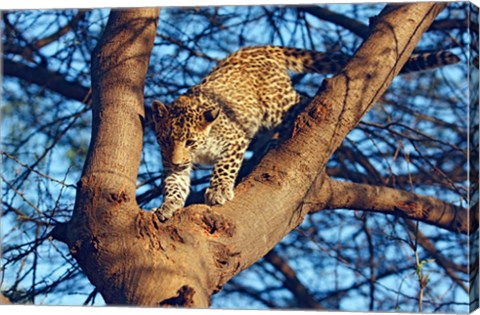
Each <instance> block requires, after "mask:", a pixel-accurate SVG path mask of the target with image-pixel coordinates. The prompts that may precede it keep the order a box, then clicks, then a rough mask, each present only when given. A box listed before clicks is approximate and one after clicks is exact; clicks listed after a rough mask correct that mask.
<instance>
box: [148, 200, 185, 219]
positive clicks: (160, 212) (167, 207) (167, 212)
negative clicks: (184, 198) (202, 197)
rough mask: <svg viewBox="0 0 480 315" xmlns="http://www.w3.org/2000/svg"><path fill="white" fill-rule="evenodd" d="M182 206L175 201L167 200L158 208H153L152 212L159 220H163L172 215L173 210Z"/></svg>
mask: <svg viewBox="0 0 480 315" xmlns="http://www.w3.org/2000/svg"><path fill="white" fill-rule="evenodd" d="M182 206H183V205H181V204H178V203H175V202H173V201H167V202H165V203H163V204H162V205H161V206H160V208H153V209H152V212H154V213H155V214H156V215H157V217H158V219H159V220H160V221H162V222H165V221H167V220H168V219H170V218H171V217H172V216H173V214H174V213H175V211H177V210H178V209H180V208H182Z"/></svg>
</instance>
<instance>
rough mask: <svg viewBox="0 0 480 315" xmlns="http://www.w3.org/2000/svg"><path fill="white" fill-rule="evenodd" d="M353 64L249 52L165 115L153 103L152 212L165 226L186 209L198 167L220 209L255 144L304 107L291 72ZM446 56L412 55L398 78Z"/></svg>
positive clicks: (264, 49)
mask: <svg viewBox="0 0 480 315" xmlns="http://www.w3.org/2000/svg"><path fill="white" fill-rule="evenodd" d="M349 59H350V56H348V55H346V54H342V53H326V52H320V51H314V50H306V49H300V48H292V47H284V46H271V45H267V46H253V47H244V48H241V49H240V50H238V51H236V52H234V53H233V54H231V55H229V56H227V57H226V58H225V59H223V60H221V61H220V62H219V63H218V64H217V65H216V66H215V67H214V68H213V69H212V70H211V72H210V73H209V74H208V75H207V76H206V77H205V78H204V79H203V80H202V81H201V82H200V83H199V84H197V85H195V86H193V87H191V88H189V89H188V90H187V92H185V93H184V94H183V95H181V96H179V97H178V98H177V99H176V100H174V101H173V103H171V104H170V105H169V106H168V107H167V106H166V105H165V104H163V103H162V102H161V101H159V100H153V102H152V117H153V119H152V120H153V124H154V130H155V135H156V138H157V142H158V143H159V145H160V151H161V154H162V163H163V180H162V190H163V204H162V205H161V206H160V207H159V208H153V209H152V211H153V212H154V213H156V214H157V215H158V217H159V218H160V219H161V220H162V221H165V220H167V219H169V218H171V217H172V216H173V214H174V213H175V212H176V211H177V210H179V209H181V208H183V207H184V205H185V201H186V199H187V196H188V195H189V193H190V173H191V171H192V166H193V165H197V164H200V165H213V170H212V175H211V177H210V185H209V187H208V188H207V189H206V191H205V194H204V198H205V203H206V204H207V205H210V206H213V205H223V204H225V203H226V202H227V201H230V200H232V199H233V198H234V195H235V194H234V185H235V180H236V177H237V175H238V172H239V169H240V167H241V165H242V162H243V158H244V153H245V152H246V150H247V148H248V146H249V144H250V142H251V141H252V138H253V137H254V136H255V135H256V134H257V133H258V132H259V131H260V130H269V129H272V128H275V127H277V126H279V125H280V124H282V121H283V120H284V117H285V116H286V114H287V112H288V111H289V110H290V109H291V108H292V107H293V106H295V105H296V104H297V103H299V100H300V95H299V93H298V92H297V91H295V90H294V88H293V84H292V80H291V76H290V72H298V73H309V72H314V73H320V74H332V73H336V72H338V71H340V70H341V69H342V68H343V67H344V66H345V65H346V63H347V62H348V60H349ZM458 61H459V58H458V57H457V56H456V55H455V54H453V53H451V52H449V51H440V52H435V53H422V54H416V55H412V56H411V57H410V59H409V60H408V61H407V63H406V64H405V66H404V68H403V69H402V70H401V73H409V72H413V71H421V70H424V69H428V68H433V67H439V66H443V65H448V64H454V63H456V62H458Z"/></svg>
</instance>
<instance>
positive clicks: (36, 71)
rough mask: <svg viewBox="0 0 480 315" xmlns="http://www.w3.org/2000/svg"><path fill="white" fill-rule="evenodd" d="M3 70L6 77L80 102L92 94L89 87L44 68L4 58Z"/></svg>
mask: <svg viewBox="0 0 480 315" xmlns="http://www.w3.org/2000/svg"><path fill="white" fill-rule="evenodd" d="M3 70H4V75H6V76H12V77H17V78H19V79H22V80H25V81H28V82H31V83H34V84H37V85H39V86H42V87H45V88H47V89H49V90H52V91H54V92H56V93H59V94H61V95H63V96H65V97H68V98H71V99H74V100H77V101H79V102H85V101H86V98H87V96H88V95H89V93H90V92H89V89H88V88H87V87H84V86H82V85H80V84H79V83H77V82H71V81H68V80H66V79H65V77H64V76H63V75H61V74H60V73H57V72H53V71H50V70H48V69H47V68H45V67H42V66H38V67H30V66H27V65H25V64H22V63H20V62H16V61H12V60H9V59H7V58H5V57H4V58H3Z"/></svg>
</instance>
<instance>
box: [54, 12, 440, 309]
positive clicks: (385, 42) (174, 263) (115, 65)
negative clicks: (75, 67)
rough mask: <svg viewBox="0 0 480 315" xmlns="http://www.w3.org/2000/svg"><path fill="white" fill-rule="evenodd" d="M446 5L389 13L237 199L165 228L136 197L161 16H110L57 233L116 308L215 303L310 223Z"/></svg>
mask: <svg viewBox="0 0 480 315" xmlns="http://www.w3.org/2000/svg"><path fill="white" fill-rule="evenodd" d="M445 5H446V4H432V3H419V4H410V5H406V6H401V7H395V8H394V9H393V10H389V11H388V13H386V14H383V15H382V16H381V17H380V18H379V19H378V20H377V24H376V25H375V27H374V28H373V30H372V32H371V35H370V37H369V38H368V39H367V41H366V42H365V43H364V44H363V45H362V47H361V48H360V49H359V50H358V52H357V54H356V56H355V57H354V59H353V60H352V61H351V63H349V64H348V65H347V66H346V68H345V70H344V71H343V72H342V73H340V74H339V75H338V76H336V77H334V78H332V79H329V80H326V81H325V82H324V84H323V86H322V89H321V91H320V92H319V93H318V95H317V97H315V99H314V100H313V101H312V102H311V104H310V105H309V107H308V108H307V110H306V111H305V112H304V113H303V114H302V115H301V116H300V117H299V119H298V120H297V122H296V128H295V132H294V134H293V135H292V137H291V139H289V140H287V141H286V142H285V143H284V144H283V145H281V146H279V147H278V148H276V149H275V150H272V151H270V152H269V153H268V154H267V155H266V156H265V158H264V159H263V160H262V162H261V163H260V164H259V165H258V167H257V168H256V169H255V170H254V171H253V172H252V173H251V174H250V175H249V176H248V177H246V178H245V180H244V181H242V183H240V184H239V185H238V187H237V188H236V191H235V193H236V197H235V199H234V200H233V201H231V202H229V203H227V204H226V205H224V206H215V207H211V208H210V207H208V206H205V205H192V206H190V207H188V208H185V209H183V210H182V211H179V212H178V213H177V214H176V215H175V216H174V217H173V218H172V219H170V220H168V221H167V222H166V223H161V222H159V220H158V219H157V217H156V216H155V215H154V214H152V213H149V212H146V211H143V210H141V209H139V208H138V205H137V204H136V202H135V180H136V176H137V170H138V166H139V163H140V154H141V146H142V119H143V115H144V109H143V82H144V79H145V74H146V71H147V65H148V59H149V54H150V50H151V48H152V45H153V39H154V36H155V26H156V22H157V18H158V10H156V9H143V10H126V11H113V12H112V13H111V16H110V19H109V22H108V25H107V28H106V30H105V34H104V35H103V38H102V40H101V41H100V43H99V45H98V47H97V49H96V50H95V53H94V55H93V58H92V60H93V64H92V91H93V96H92V100H93V129H92V143H91V145H90V149H89V153H88V158H87V161H86V163H85V168H84V172H83V175H82V178H81V180H80V184H79V185H78V190H77V199H76V205H75V209H74V214H73V217H72V219H71V221H70V222H67V223H65V224H63V225H60V226H58V227H57V228H56V229H55V230H54V231H53V235H54V237H56V238H57V239H60V240H62V241H64V242H66V243H67V244H68V245H69V247H70V250H71V253H72V255H73V256H74V257H75V258H76V259H77V261H78V262H79V264H80V266H81V267H82V269H83V271H84V272H85V274H86V275H87V276H88V278H89V279H90V281H91V282H92V283H93V284H94V285H95V286H96V287H97V289H98V291H99V292H100V293H101V294H102V296H103V297H104V299H105V301H106V302H107V303H109V304H133V305H157V306H158V305H160V306H195V307H207V306H208V305H209V302H210V297H211V295H212V294H213V293H214V292H216V291H218V290H219V289H220V288H221V287H222V286H223V284H225V282H227V281H228V280H229V279H230V278H231V277H233V276H234V275H235V274H237V273H238V272H240V271H241V270H243V269H245V268H247V267H249V266H250V265H251V264H253V263H254V262H255V261H257V260H258V259H259V258H261V257H262V256H264V255H265V254H266V253H267V252H269V251H270V249H271V248H272V247H273V246H274V245H275V244H276V243H277V242H279V241H280V240H281V239H282V238H283V237H284V236H285V235H286V234H287V233H289V232H290V231H291V230H292V229H294V228H295V227H296V226H298V225H299V224H300V223H301V222H302V220H303V218H304V216H305V215H306V214H307V213H308V211H309V207H304V201H305V200H308V198H309V196H311V194H314V193H315V190H316V189H320V188H321V186H318V185H313V186H312V184H313V183H317V184H318V182H317V180H318V179H319V178H322V176H323V173H324V170H325V164H326V162H327V161H328V159H329V157H330V155H331V154H332V153H333V152H334V151H335V150H336V148H338V146H339V145H340V144H341V142H342V140H343V139H344V137H345V136H346V135H347V133H348V132H349V131H350V130H351V129H352V128H354V127H355V126H356V125H357V124H358V122H359V121H360V119H361V118H362V116H363V115H364V114H365V113H366V112H367V111H368V110H369V109H370V108H371V107H372V106H373V104H374V103H375V101H376V100H377V99H378V98H379V97H380V96H381V95H382V93H383V92H384V91H385V89H386V88H387V87H388V85H389V84H390V82H391V80H392V79H393V78H394V76H395V75H396V74H397V73H398V72H399V71H400V69H401V68H402V66H403V64H404V63H405V62H406V60H407V58H408V57H409V55H410V54H411V52H412V50H413V49H414V47H415V45H416V43H417V42H418V40H419V39H420V36H421V34H422V33H423V32H424V31H425V30H426V29H427V28H428V27H429V25H430V24H431V22H432V20H433V19H434V17H435V16H436V15H437V14H438V13H439V12H440V11H441V10H442V9H443V7H445ZM300 174H301V176H300ZM265 196H268V198H266V197H265Z"/></svg>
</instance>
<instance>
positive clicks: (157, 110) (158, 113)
mask: <svg viewBox="0 0 480 315" xmlns="http://www.w3.org/2000/svg"><path fill="white" fill-rule="evenodd" d="M152 110H153V118H154V119H155V120H158V119H163V118H165V117H167V115H168V108H167V106H165V105H164V104H163V103H162V102H160V101H157V100H154V101H153V102H152Z"/></svg>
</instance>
